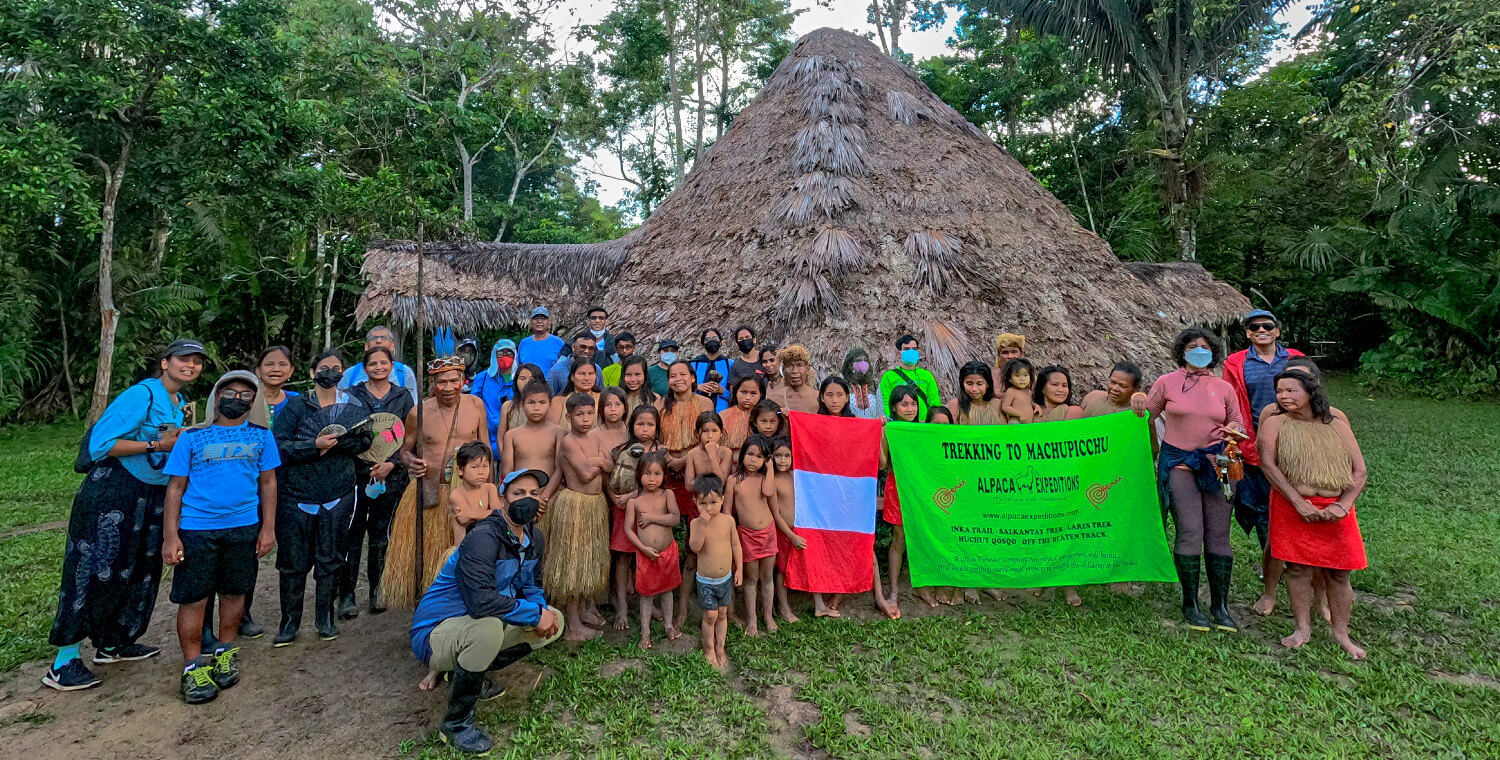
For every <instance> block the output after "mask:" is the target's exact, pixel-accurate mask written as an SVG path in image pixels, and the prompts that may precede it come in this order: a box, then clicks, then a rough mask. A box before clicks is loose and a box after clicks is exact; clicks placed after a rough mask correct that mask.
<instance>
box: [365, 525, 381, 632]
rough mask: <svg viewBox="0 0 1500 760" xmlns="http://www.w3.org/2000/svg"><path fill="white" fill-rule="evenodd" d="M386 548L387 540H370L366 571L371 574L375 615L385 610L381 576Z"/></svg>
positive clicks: (372, 606) (372, 603)
mask: <svg viewBox="0 0 1500 760" xmlns="http://www.w3.org/2000/svg"><path fill="white" fill-rule="evenodd" d="M385 550H386V544H385V542H381V543H375V541H374V540H371V541H370V555H369V557H368V558H367V559H366V561H367V562H368V563H369V564H368V566H367V569H366V572H367V573H369V576H370V613H371V614H373V615H378V614H380V613H382V612H385V602H383V601H381V599H380V576H381V575H382V574H384V573H385Z"/></svg>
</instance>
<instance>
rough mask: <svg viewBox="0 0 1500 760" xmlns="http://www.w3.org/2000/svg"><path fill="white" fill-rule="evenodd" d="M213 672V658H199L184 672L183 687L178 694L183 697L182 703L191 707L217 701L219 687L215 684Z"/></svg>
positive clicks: (180, 687) (178, 690)
mask: <svg viewBox="0 0 1500 760" xmlns="http://www.w3.org/2000/svg"><path fill="white" fill-rule="evenodd" d="M213 672H214V668H213V662H212V659H211V658H209V657H199V658H198V659H196V660H193V661H192V663H190V664H189V665H188V667H187V670H184V671H182V685H181V686H179V687H178V689H177V693H178V694H180V695H182V701H184V702H186V703H188V704H190V705H201V704H203V703H204V702H212V701H214V700H215V699H217V698H218V696H219V687H218V686H217V685H215V684H214V676H213Z"/></svg>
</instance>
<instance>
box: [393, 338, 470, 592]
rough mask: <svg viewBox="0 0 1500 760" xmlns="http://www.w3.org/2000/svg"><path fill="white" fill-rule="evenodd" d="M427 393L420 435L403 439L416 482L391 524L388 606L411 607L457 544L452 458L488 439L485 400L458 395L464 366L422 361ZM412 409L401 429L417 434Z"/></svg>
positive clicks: (455, 360) (457, 361)
mask: <svg viewBox="0 0 1500 760" xmlns="http://www.w3.org/2000/svg"><path fill="white" fill-rule="evenodd" d="M427 376H428V379H429V381H430V382H431V389H432V395H431V396H430V397H428V398H427V399H425V400H423V401H422V405H423V415H422V425H421V426H420V430H419V433H420V434H419V435H411V434H410V433H408V434H407V436H406V441H405V442H404V443H403V444H402V457H403V459H404V460H405V461H406V465H407V467H408V468H410V470H411V474H412V476H413V477H415V478H420V481H414V482H413V483H412V484H411V485H410V486H408V487H407V489H406V493H405V494H404V495H403V496H402V498H401V505H400V506H399V507H397V508H396V517H395V519H394V520H393V521H392V523H391V543H390V554H389V556H388V557H387V559H386V566H385V573H384V575H383V576H382V579H381V589H382V591H383V592H384V593H385V601H386V603H387V604H388V605H390V606H393V607H401V606H404V607H411V606H413V605H414V604H415V603H416V600H417V598H418V597H419V596H420V595H421V593H422V589H423V588H426V586H427V584H429V583H431V582H432V579H433V577H434V576H436V575H437V571H438V569H439V568H441V567H442V566H443V560H444V559H446V557H447V554H448V551H449V550H450V549H452V548H453V547H454V546H456V545H457V544H458V538H460V537H461V536H462V529H461V528H459V527H458V523H457V520H456V519H455V518H454V516H453V514H452V510H451V509H450V508H449V506H448V493H449V491H450V490H451V488H452V483H453V480H454V478H455V477H456V474H455V473H454V467H453V455H454V452H455V451H457V449H458V447H459V446H462V445H464V444H465V443H468V442H469V441H488V440H489V430H490V428H489V421H488V419H487V415H486V413H485V409H484V402H483V401H482V400H481V399H479V398H478V397H476V396H470V395H466V394H464V393H463V392H462V389H463V384H464V379H465V378H464V362H463V360H462V359H461V358H459V357H457V356H451V355H450V356H443V357H440V358H437V359H434V360H432V361H430V362H428V363H427ZM417 419H418V415H417V410H416V409H412V411H411V412H410V413H409V414H407V415H406V429H407V430H409V431H410V430H418V428H419V426H418V424H417ZM418 483H420V484H421V485H420V487H421V494H420V495H421V499H420V503H421V506H422V507H423V509H422V552H421V557H422V582H421V585H422V588H412V578H413V575H414V573H413V566H414V565H415V564H416V562H417V537H416V514H417V509H418V501H419V500H418V498H417V497H418V492H417V489H418V487H419V486H418Z"/></svg>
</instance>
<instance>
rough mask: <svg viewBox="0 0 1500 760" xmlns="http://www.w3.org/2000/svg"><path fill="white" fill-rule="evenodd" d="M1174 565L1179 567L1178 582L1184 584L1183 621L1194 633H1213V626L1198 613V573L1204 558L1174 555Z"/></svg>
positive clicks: (1191, 555) (1192, 555)
mask: <svg viewBox="0 0 1500 760" xmlns="http://www.w3.org/2000/svg"><path fill="white" fill-rule="evenodd" d="M1172 563H1173V564H1175V565H1176V566H1177V582H1178V583H1180V584H1182V619H1183V620H1185V621H1187V625H1188V628H1191V629H1192V630H1194V631H1212V630H1213V629H1214V627H1213V624H1212V623H1210V622H1208V618H1206V617H1203V613H1202V612H1199V611H1198V573H1199V571H1200V570H1201V569H1202V567H1203V558H1202V557H1200V556H1198V555H1196V554H1173V555H1172Z"/></svg>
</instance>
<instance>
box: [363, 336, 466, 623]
mask: <svg viewBox="0 0 1500 760" xmlns="http://www.w3.org/2000/svg"><path fill="white" fill-rule="evenodd" d="M363 364H364V367H365V375H366V376H367V377H368V378H369V379H368V380H366V381H364V382H362V383H360V384H358V385H356V386H354V387H353V388H350V389H349V395H350V396H351V397H352V398H354V399H355V400H356V401H358V402H359V403H360V404H361V405H363V406H364V407H365V411H366V412H367V413H368V414H371V415H374V414H379V413H385V414H391V415H395V417H396V418H397V419H398V420H401V422H402V425H403V429H404V426H405V422H406V415H407V414H409V413H410V412H411V408H412V406H414V404H413V403H412V400H411V393H409V392H407V390H406V388H404V387H402V386H399V385H396V384H395V383H393V382H391V372H392V371H394V369H395V366H396V359H395V355H394V354H392V353H391V350H390V349H388V348H386V347H384V346H376V347H375V348H372V349H370V350H369V351H366V352H365V358H364V362H363ZM480 376H483V377H488V375H485V374H483V373H481V375H480ZM392 437H393V438H394V437H395V436H394V432H392ZM398 443H399V441H398ZM410 481H411V475H410V473H408V472H407V469H406V464H405V463H404V462H402V461H401V447H400V446H399V445H398V446H396V447H395V450H394V451H392V452H391V454H390V456H388V457H386V458H385V459H384V460H383V461H380V462H371V461H368V460H366V459H365V458H364V457H358V458H356V459H355V460H354V484H355V489H354V519H353V521H352V522H350V523H349V535H348V536H347V538H346V541H345V548H344V565H343V567H342V568H341V569H340V570H339V604H338V611H339V617H341V618H344V619H346V620H347V619H349V618H352V617H355V616H357V615H359V605H358V604H357V603H356V602H355V600H354V587H355V585H356V584H357V583H358V582H359V560H360V544H361V543H362V542H363V541H364V540H365V537H366V536H368V537H369V541H370V553H369V555H368V558H369V562H368V565H367V566H366V568H365V578H366V579H367V580H368V582H369V584H370V588H369V592H370V612H371V613H381V612H385V604H384V603H383V602H382V601H381V600H380V575H381V573H383V572H385V554H386V550H387V549H388V548H389V546H390V540H391V518H393V517H395V516H396V506H397V505H398V504H400V503H401V494H402V493H404V492H405V491H406V484H407V483H408V482H410Z"/></svg>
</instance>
